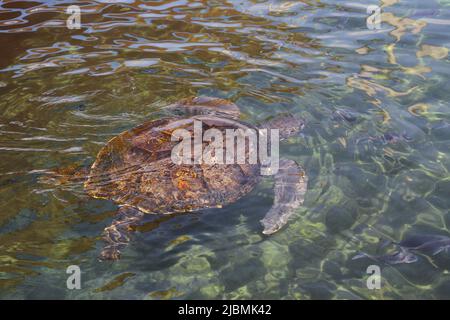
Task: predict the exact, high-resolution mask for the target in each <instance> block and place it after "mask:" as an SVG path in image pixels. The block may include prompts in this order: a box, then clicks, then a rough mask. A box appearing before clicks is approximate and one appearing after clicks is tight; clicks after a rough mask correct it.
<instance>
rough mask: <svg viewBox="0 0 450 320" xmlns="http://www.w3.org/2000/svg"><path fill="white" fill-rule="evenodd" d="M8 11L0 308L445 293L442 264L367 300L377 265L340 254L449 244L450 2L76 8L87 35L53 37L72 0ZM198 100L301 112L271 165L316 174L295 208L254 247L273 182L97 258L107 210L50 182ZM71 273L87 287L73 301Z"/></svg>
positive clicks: (3, 60) (441, 258) (3, 13)
mask: <svg viewBox="0 0 450 320" xmlns="http://www.w3.org/2000/svg"><path fill="white" fill-rule="evenodd" d="M0 3H1V7H0V47H1V53H0V297H1V298H4V299H11V298H18V299H37V298H41V299H42V298H43V299H46V298H58V299H91V298H98V299H117V298H123V299H168V298H172V299H183V298H207V299H211V298H215V299H222V298H230V299H235V298H244V299H247V298H275V299H277V298H281V299H402V298H404V299H405V298H412V299H417V298H427V299H430V298H431V299H432V298H450V276H449V274H448V270H449V269H450V256H448V255H446V254H440V255H438V256H436V257H435V258H434V259H433V260H431V259H427V258H426V257H422V256H421V257H420V258H419V261H418V262H416V263H413V264H403V265H397V266H391V267H389V266H383V268H382V288H381V290H368V289H367V288H366V279H367V276H368V275H367V274H366V267H367V266H368V265H369V264H372V263H373V262H370V261H366V260H364V259H362V260H351V257H352V256H354V255H355V254H356V253H357V252H358V251H365V252H369V253H373V252H375V248H376V246H377V243H378V238H379V237H385V238H389V239H394V240H400V239H402V238H403V236H404V235H405V234H409V233H432V234H444V235H446V234H448V232H449V230H448V228H449V227H450V212H449V204H450V200H449V199H450V174H449V167H450V116H449V114H450V113H449V111H448V110H449V109H448V108H449V104H448V101H449V98H450V87H449V85H448V83H449V80H450V65H449V58H448V48H450V41H449V40H450V38H449V28H450V2H449V1H447V0H440V1H435V0H431V1H419V0H415V1H395V0H390V1H388V0H385V1H381V2H378V1H368V2H367V3H365V4H364V5H363V4H361V3H360V2H357V1H354V2H350V1H331V0H327V1H313V0H305V1H295V2H294V1H292V2H286V1H285V2H282V1H222V0H216V1H206V0H199V1H191V0H178V1H153V2H143V1H133V0H129V1H122V2H120V1H105V0H104V1H98V2H95V1H83V2H82V3H81V2H80V3H79V5H80V6H81V7H82V12H83V14H82V17H81V20H82V21H81V22H82V29H81V30H68V29H66V28H65V27H64V26H65V19H66V18H67V17H68V15H67V14H65V9H66V8H67V6H68V5H69V4H76V3H74V2H70V3H69V2H67V1H35V2H25V1H20V2H19V1H13V2H10V1H6V2H5V1H4V2H0ZM369 4H377V5H380V6H382V10H383V15H382V21H383V23H382V29H381V30H375V31H372V30H368V29H367V27H366V17H367V14H366V6H367V5H369ZM192 95H212V96H217V97H224V98H228V99H230V100H232V101H234V102H235V103H236V104H238V105H239V107H240V108H241V110H242V112H243V114H244V115H243V119H245V120H247V121H250V122H256V121H258V120H261V119H264V118H266V117H268V116H271V115H274V114H277V113H280V112H286V111H289V112H292V113H297V114H299V115H302V116H303V117H304V118H305V119H306V120H307V123H308V124H307V126H306V128H305V130H304V132H303V135H302V136H301V137H298V138H295V139H291V140H289V141H288V143H286V144H284V145H283V147H282V148H281V153H282V155H283V156H287V157H289V158H292V159H295V160H297V161H298V162H300V163H302V164H303V165H304V167H305V168H306V170H307V172H308V175H309V178H310V180H309V191H308V193H307V195H306V201H305V205H304V207H303V208H302V209H301V210H299V211H298V212H297V214H296V216H295V218H294V219H293V220H292V221H291V223H290V224H289V225H288V226H287V227H286V228H284V229H283V230H281V231H280V232H278V233H277V234H274V235H273V236H271V237H263V236H262V234H261V226H260V224H259V220H260V219H261V218H262V217H263V216H264V214H265V212H266V211H267V210H268V209H269V207H270V205H271V201H272V194H271V183H270V181H266V182H264V183H262V184H261V185H259V186H258V188H257V189H256V190H255V191H254V192H253V193H252V194H250V195H248V196H247V197H245V198H244V199H242V200H240V201H239V202H237V203H235V204H233V205H231V206H229V207H227V208H224V209H221V210H206V211H204V212H202V213H194V214H190V215H178V216H175V217H173V218H171V219H168V218H166V217H164V218H160V217H155V218H153V219H152V218H149V221H148V222H147V223H146V224H145V226H144V228H142V229H141V230H140V232H136V234H135V235H134V239H133V241H132V243H131V244H130V246H129V247H128V248H127V249H126V250H125V251H124V252H123V257H122V259H121V260H120V261H118V262H115V263H109V262H108V263H106V262H99V261H98V260H97V255H98V253H99V250H100V249H101V247H102V241H101V238H100V235H101V232H102V230H103V228H104V227H105V226H107V225H109V223H110V222H111V220H112V219H113V216H114V213H115V210H116V206H115V205H114V204H113V203H111V202H108V201H104V200H94V199H90V198H89V197H87V196H86V195H85V194H84V193H83V188H82V185H81V184H75V185H71V186H70V187H51V186H50V187H49V186H48V185H44V184H42V183H39V177H40V176H41V175H42V171H45V170H48V169H52V168H55V167H63V166H68V165H71V164H78V165H81V164H89V163H92V162H93V160H94V159H95V156H96V153H97V152H98V150H99V149H100V148H101V147H102V146H103V145H104V144H105V142H106V141H108V140H109V139H110V138H111V137H113V136H114V135H116V134H118V133H120V132H122V131H123V130H126V129H129V128H132V127H133V126H135V125H137V124H140V123H142V122H143V121H145V120H147V119H153V118H156V117H157V116H158V110H159V109H160V108H162V107H163V106H165V105H167V104H169V103H172V102H175V101H177V100H178V99H180V98H184V97H187V96H192ZM336 109H345V110H348V111H351V112H352V115H353V116H354V117H355V118H356V120H355V121H352V122H348V121H345V120H342V119H336V117H335V116H333V112H335V111H336ZM384 134H388V136H389V134H390V135H394V134H395V135H404V136H407V137H408V139H401V140H400V141H398V142H397V143H388V142H386V141H383V139H381V138H380V137H381V136H383V135H384ZM73 264H75V265H79V266H80V268H81V270H82V289H81V290H68V289H66V278H67V276H68V275H67V274H66V272H65V271H66V268H67V267H68V266H69V265H73Z"/></svg>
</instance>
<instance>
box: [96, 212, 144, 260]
mask: <svg viewBox="0 0 450 320" xmlns="http://www.w3.org/2000/svg"><path fill="white" fill-rule="evenodd" d="M143 218H144V213H143V212H141V211H139V210H138V209H135V208H133V207H130V206H122V207H120V208H119V210H118V212H117V216H116V218H114V220H113V222H112V223H111V225H110V226H108V227H106V228H105V230H104V231H103V240H104V241H105V242H106V245H105V246H104V248H103V250H102V252H101V253H100V257H99V258H100V259H101V260H118V259H119V258H120V250H121V249H122V248H124V247H125V246H126V245H127V244H128V242H130V232H131V230H132V228H133V227H134V226H137V225H138V224H140V223H141V222H142V220H143Z"/></svg>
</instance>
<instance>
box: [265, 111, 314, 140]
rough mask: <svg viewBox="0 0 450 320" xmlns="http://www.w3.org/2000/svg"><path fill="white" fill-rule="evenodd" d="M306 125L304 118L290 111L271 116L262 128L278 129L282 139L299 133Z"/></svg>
mask: <svg viewBox="0 0 450 320" xmlns="http://www.w3.org/2000/svg"><path fill="white" fill-rule="evenodd" d="M304 127H305V120H304V119H302V118H300V117H298V116H297V115H293V114H289V113H287V114H281V115H278V116H275V117H273V118H270V119H268V120H267V121H266V122H264V123H263V124H262V128H266V129H278V132H279V134H280V140H284V139H287V138H289V137H293V136H296V135H298V134H299V133H300V131H302V130H303V128H304Z"/></svg>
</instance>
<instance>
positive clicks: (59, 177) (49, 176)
mask: <svg viewBox="0 0 450 320" xmlns="http://www.w3.org/2000/svg"><path fill="white" fill-rule="evenodd" d="M88 175H89V168H88V167H84V166H78V165H70V166H67V167H62V168H56V169H52V170H49V171H46V172H45V174H44V175H42V176H41V177H39V182H40V183H44V184H51V185H57V186H58V185H68V184H77V183H80V184H82V183H84V182H85V181H86V180H87V177H88Z"/></svg>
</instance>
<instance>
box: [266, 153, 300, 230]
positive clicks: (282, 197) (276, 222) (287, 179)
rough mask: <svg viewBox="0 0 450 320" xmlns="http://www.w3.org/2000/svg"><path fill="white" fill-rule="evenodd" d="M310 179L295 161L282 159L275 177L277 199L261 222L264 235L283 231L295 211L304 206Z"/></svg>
mask: <svg viewBox="0 0 450 320" xmlns="http://www.w3.org/2000/svg"><path fill="white" fill-rule="evenodd" d="M307 183H308V178H307V176H306V174H305V171H304V170H303V169H302V168H301V167H300V166H299V165H298V164H297V163H296V162H295V161H293V160H287V159H281V160H280V164H279V170H278V173H277V174H276V175H275V187H274V192H275V198H274V203H273V206H272V208H271V209H270V210H269V212H267V214H266V216H265V217H264V219H262V220H261V223H262V225H263V226H264V231H263V233H264V234H272V233H274V232H276V231H278V230H279V229H281V228H282V227H283V226H284V225H285V224H286V223H287V221H288V219H289V217H290V216H291V215H292V214H293V213H294V212H295V209H297V208H298V207H300V206H301V205H302V204H303V200H304V197H305V193H306V187H307Z"/></svg>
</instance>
